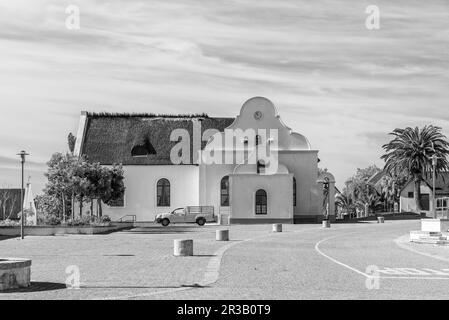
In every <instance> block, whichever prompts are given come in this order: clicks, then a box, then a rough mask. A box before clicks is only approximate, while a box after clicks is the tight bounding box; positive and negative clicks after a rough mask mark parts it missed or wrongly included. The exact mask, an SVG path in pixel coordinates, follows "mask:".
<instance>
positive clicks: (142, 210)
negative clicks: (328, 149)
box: [75, 97, 335, 223]
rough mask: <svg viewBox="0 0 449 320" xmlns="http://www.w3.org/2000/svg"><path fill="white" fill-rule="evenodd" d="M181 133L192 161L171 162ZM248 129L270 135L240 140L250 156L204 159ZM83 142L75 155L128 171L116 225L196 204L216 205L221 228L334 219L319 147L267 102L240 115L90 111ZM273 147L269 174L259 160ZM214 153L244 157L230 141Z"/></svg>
mask: <svg viewBox="0 0 449 320" xmlns="http://www.w3.org/2000/svg"><path fill="white" fill-rule="evenodd" d="M177 129H183V131H184V132H186V133H187V135H188V136H189V137H190V139H189V147H188V148H187V150H183V151H182V153H184V152H185V151H186V153H187V154H186V155H184V154H182V156H185V160H187V162H184V161H183V162H180V163H174V162H173V159H172V158H173V150H176V145H177V144H178V142H179V141H180V140H181V139H180V140H178V138H177V137H178V136H177V134H175V135H173V134H174V133H175V130H177ZM226 129H229V130H226ZM249 129H252V130H253V131H256V132H258V131H259V130H265V131H267V132H270V134H268V135H266V136H259V135H257V136H256V137H255V146H252V144H247V143H248V141H247V140H245V138H242V139H241V140H242V141H239V142H241V143H242V145H243V148H244V149H245V150H246V151H247V153H246V156H245V157H244V158H243V159H240V160H238V161H235V162H233V163H228V162H226V161H224V162H223V163H222V164H217V163H212V164H210V163H209V164H208V163H205V161H199V159H203V156H204V155H205V154H206V153H207V152H208V150H209V149H210V148H212V146H214V145H215V144H216V143H217V141H226V139H227V135H226V134H227V132H229V131H233V132H235V131H236V130H241V131H246V130H249ZM270 129H273V130H274V131H276V136H272V135H271V131H270ZM225 130H226V132H225ZM181 131H182V130H181ZM204 136H207V138H206V139H205V138H204ZM76 141H77V144H76V146H75V154H77V155H85V156H87V158H88V160H89V161H91V162H99V163H101V164H102V165H105V166H108V165H112V164H115V163H116V164H119V163H120V164H123V166H124V172H125V180H124V182H125V187H126V191H125V197H124V199H123V201H119V202H118V203H116V204H114V206H105V208H104V210H103V213H104V214H106V215H109V216H110V217H111V218H112V219H113V220H117V219H119V218H120V217H123V216H126V215H135V216H136V217H137V220H138V221H153V220H154V218H155V216H156V214H158V213H161V212H167V211H171V210H173V209H176V208H178V207H184V206H191V205H193V206H196V205H208V206H214V208H215V213H216V214H218V215H219V217H220V221H221V222H222V223H272V222H284V223H293V222H300V221H308V222H316V221H320V220H321V219H322V218H323V213H324V212H323V211H325V210H328V212H329V214H330V217H331V218H334V212H335V204H334V201H333V199H334V196H335V189H334V185H335V179H334V177H333V176H332V175H331V174H330V173H328V172H327V173H325V174H323V176H321V177H318V179H317V172H318V150H315V149H312V147H311V145H310V143H309V141H308V140H307V138H306V137H305V136H303V135H301V134H299V133H296V132H294V131H293V130H292V129H290V128H289V127H287V126H286V125H285V124H284V123H283V122H282V120H281V119H280V116H279V114H278V111H277V109H276V107H275V106H274V105H273V103H272V102H271V101H269V100H268V99H266V98H262V97H255V98H251V99H249V100H248V101H246V102H245V103H244V104H243V106H242V108H241V110H240V113H239V115H238V116H237V117H236V118H213V117H208V116H206V115H204V116H196V115H193V116H189V115H184V116H183V115H166V116H156V115H137V114H135V115H132V114H131V115H126V114H123V115H120V114H119V115H111V114H91V113H87V112H83V113H82V114H81V118H80V125H79V130H78V135H77V140H76ZM270 144H272V145H273V146H276V150H275V151H276V153H277V155H278V158H277V160H278V165H277V166H276V170H275V172H272V173H270V174H265V173H266V170H268V169H269V168H270V165H271V161H270V162H269V163H265V161H262V160H260V159H259V158H257V156H258V152H257V151H258V150H259V149H258V148H261V147H260V146H267V145H270ZM214 150H215V151H214V152H213V154H214V157H217V158H219V159H227V158H228V156H230V157H231V158H232V159H234V158H237V154H238V152H239V151H240V149H238V147H234V145H233V146H231V147H229V146H228V145H227V144H224V145H223V146H221V147H220V148H215V149H214ZM196 151H198V152H196ZM175 153H176V154H175V155H177V153H178V151H176V152H175ZM255 157H256V158H255ZM253 160H254V161H253ZM323 186H327V187H328V189H329V190H330V192H329V193H330V194H329V199H331V201H327V202H326V201H325V199H323ZM323 208H325V209H324V210H323Z"/></svg>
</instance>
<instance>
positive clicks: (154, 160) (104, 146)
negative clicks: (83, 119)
mask: <svg viewBox="0 0 449 320" xmlns="http://www.w3.org/2000/svg"><path fill="white" fill-rule="evenodd" d="M86 115H87V123H86V128H85V131H84V138H83V143H82V146H81V154H83V155H85V156H87V158H88V160H89V161H91V162H100V163H101V164H103V165H111V164H116V163H117V164H118V163H121V164H123V165H167V164H172V162H171V160H170V151H171V149H172V148H173V147H174V146H175V145H176V144H177V143H178V142H176V141H170V134H171V133H172V131H173V130H175V129H185V130H187V132H188V133H189V136H190V157H191V163H193V141H192V140H193V134H192V133H193V120H195V119H197V120H200V121H201V135H202V134H203V133H204V131H205V130H207V129H217V130H219V131H224V129H225V128H226V127H228V126H229V125H230V124H231V123H232V122H233V121H234V118H211V117H209V116H207V115H205V114H202V115H155V114H109V113H103V114H98V113H96V114H92V113H87V114H86ZM205 144H206V142H202V148H204V146H205ZM136 146H146V147H147V148H149V150H150V151H151V152H149V154H148V155H147V156H143V157H133V156H132V154H131V151H132V149H133V148H134V147H136Z"/></svg>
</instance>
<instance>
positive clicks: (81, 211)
mask: <svg viewBox="0 0 449 320" xmlns="http://www.w3.org/2000/svg"><path fill="white" fill-rule="evenodd" d="M82 217H83V196H80V219H81V218H82Z"/></svg>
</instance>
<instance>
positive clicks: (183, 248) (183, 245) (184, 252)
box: [173, 239, 193, 256]
mask: <svg viewBox="0 0 449 320" xmlns="http://www.w3.org/2000/svg"><path fill="white" fill-rule="evenodd" d="M173 255H174V256H193V240H191V239H188V240H182V239H175V240H174V246H173Z"/></svg>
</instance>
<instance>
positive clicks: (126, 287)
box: [80, 283, 208, 289]
mask: <svg viewBox="0 0 449 320" xmlns="http://www.w3.org/2000/svg"><path fill="white" fill-rule="evenodd" d="M179 288H208V286H202V285H200V284H197V283H194V284H182V285H180V286H80V289H179Z"/></svg>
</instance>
